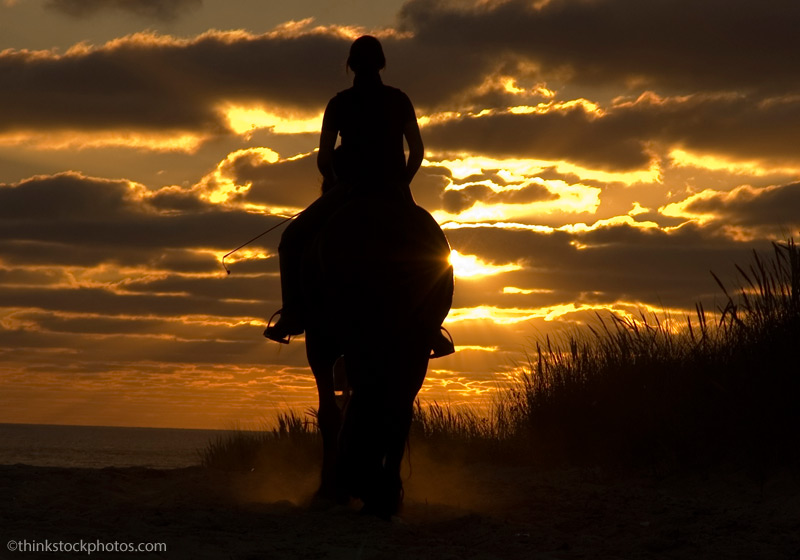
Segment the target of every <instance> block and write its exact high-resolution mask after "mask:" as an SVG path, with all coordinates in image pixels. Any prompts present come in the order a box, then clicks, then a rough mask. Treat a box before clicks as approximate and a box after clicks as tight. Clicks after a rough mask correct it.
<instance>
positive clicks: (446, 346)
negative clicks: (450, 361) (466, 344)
mask: <svg viewBox="0 0 800 560" xmlns="http://www.w3.org/2000/svg"><path fill="white" fill-rule="evenodd" d="M446 332H447V330H446V329H445V328H444V327H440V328H438V329H436V331H435V332H434V333H432V334H431V337H430V345H431V356H430V357H431V358H441V357H443V356H449V355H450V354H452V353H454V352H455V351H456V347H455V345H454V344H453V339H452V338H449V334H450V333H449V332H447V334H448V336H445V335H444V333H446Z"/></svg>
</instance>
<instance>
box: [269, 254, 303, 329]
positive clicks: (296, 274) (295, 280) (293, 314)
mask: <svg viewBox="0 0 800 560" xmlns="http://www.w3.org/2000/svg"><path fill="white" fill-rule="evenodd" d="M285 245H286V244H284V243H281V245H280V246H279V247H278V254H279V260H280V272H281V298H282V300H283V307H282V308H281V309H280V311H278V312H277V313H276V314H277V315H279V318H278V322H277V323H275V324H274V325H269V326H267V328H266V330H265V331H264V336H265V337H267V338H269V339H271V340H274V341H276V342H281V343H283V344H287V343H288V342H289V338H290V337H291V336H295V335H298V334H302V333H303V331H304V330H305V327H304V325H303V311H302V290H303V285H302V272H303V271H302V262H301V255H300V254H297V255H296V254H295V253H300V251H297V247H293V246H291V245H290V246H289V247H286V246H285Z"/></svg>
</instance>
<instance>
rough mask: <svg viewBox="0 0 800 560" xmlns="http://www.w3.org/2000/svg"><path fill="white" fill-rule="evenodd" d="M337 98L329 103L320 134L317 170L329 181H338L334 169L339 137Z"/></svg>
mask: <svg viewBox="0 0 800 560" xmlns="http://www.w3.org/2000/svg"><path fill="white" fill-rule="evenodd" d="M336 107H337V102H336V98H335V97H334V98H333V99H331V100H330V102H328V106H327V107H326V108H325V115H324V116H323V117H322V132H320V134H319V152H318V153H317V169H319V172H320V173H322V176H323V177H324V178H325V179H326V180H327V181H335V180H336V172H335V171H334V167H333V150H334V148H335V147H336V138H337V137H338V135H339V128H338V126H337V123H336V120H337V114H338V111H337V109H336Z"/></svg>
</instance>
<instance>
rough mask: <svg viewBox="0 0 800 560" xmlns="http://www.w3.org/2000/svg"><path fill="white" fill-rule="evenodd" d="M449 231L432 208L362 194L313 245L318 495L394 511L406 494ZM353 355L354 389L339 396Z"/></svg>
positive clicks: (444, 306) (309, 339)
mask: <svg viewBox="0 0 800 560" xmlns="http://www.w3.org/2000/svg"><path fill="white" fill-rule="evenodd" d="M449 253H450V247H449V245H448V243H447V239H446V238H445V236H444V234H443V233H442V231H441V229H440V228H439V226H438V224H437V223H436V222H435V221H434V220H433V218H432V217H431V215H430V214H428V212H426V211H425V210H424V209H422V208H420V207H418V206H416V205H413V204H411V203H410V202H403V203H400V204H398V202H397V200H394V199H391V200H390V199H382V198H376V197H369V196H362V197H358V198H355V199H354V200H352V201H350V202H349V203H347V204H346V205H345V206H344V207H343V208H342V209H341V210H339V211H338V212H337V213H336V214H334V216H333V217H332V218H331V219H330V221H329V222H328V223H327V225H326V226H325V228H324V230H323V231H322V232H321V234H320V235H319V236H318V238H317V240H316V242H315V243H314V244H313V245H312V247H311V248H310V249H309V251H308V253H307V255H306V257H307V258H306V270H305V272H304V277H305V278H306V279H307V280H306V282H307V285H306V288H307V289H306V293H307V301H308V307H307V309H306V318H305V319H306V348H307V354H308V362H309V364H310V366H311V369H312V371H313V372H314V377H315V378H316V383H317V388H318V390H319V426H320V431H321V433H322V438H323V447H324V451H323V466H322V484H321V487H320V491H319V495H320V496H324V497H330V498H340V499H343V498H346V497H348V496H353V497H356V498H360V499H362V500H363V501H364V504H365V508H366V509H367V510H368V511H371V512H373V513H375V514H377V515H380V516H383V517H388V516H390V515H392V514H393V513H395V512H396V511H397V509H398V508H399V505H400V501H401V500H402V483H401V480H400V464H401V461H402V457H403V452H404V449H405V445H406V441H407V438H408V431H409V428H410V425H411V416H412V411H413V404H414V400H415V398H416V395H417V393H418V391H419V389H420V387H421V386H422V383H423V381H424V379H425V373H426V370H427V366H428V359H429V355H430V344H429V343H430V337H429V333H430V332H432V331H433V332H435V331H436V329H438V327H439V325H440V324H441V323H442V321H443V320H444V318H445V317H446V315H447V313H448V312H449V309H450V305H451V303H452V297H453V270H452V267H451V266H450V264H449V262H448V256H449ZM340 356H344V362H345V367H346V371H347V377H348V382H349V384H350V388H351V390H352V393H351V397H350V399H349V403H348V404H347V406H346V408H345V410H344V411H340V409H339V408H338V407H337V405H336V401H335V397H334V388H333V367H334V363H335V362H336V360H337V359H338V358H339V357H340Z"/></svg>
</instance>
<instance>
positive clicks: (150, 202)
mask: <svg viewBox="0 0 800 560" xmlns="http://www.w3.org/2000/svg"><path fill="white" fill-rule="evenodd" d="M179 193H180V194H179ZM167 202H169V204H167ZM179 207H180V208H179ZM0 216H1V217H2V218H3V219H2V220H0V257H4V258H8V259H10V260H11V262H17V263H29V264H44V263H47V262H49V263H52V264H58V265H61V266H68V265H80V266H90V265H93V264H100V263H104V262H105V263H117V264H118V265H121V266H138V265H152V266H164V267H166V268H167V269H169V267H170V266H171V265H172V264H173V263H174V266H176V267H179V268H190V269H194V270H196V269H197V268H204V270H206V271H207V270H209V269H210V267H212V266H213V267H214V268H216V267H218V266H219V265H218V264H216V265H215V264H214V263H215V260H214V259H211V258H209V257H208V256H202V255H201V256H198V255H191V254H186V253H180V251H181V250H191V249H204V250H207V249H216V250H227V249H230V248H233V247H236V246H237V245H239V244H241V243H242V242H244V241H246V240H247V239H249V238H251V237H253V236H254V235H256V234H258V233H259V232H261V231H264V230H266V229H267V228H268V227H270V226H272V225H277V224H278V223H279V222H281V221H283V218H282V217H280V216H264V215H260V214H252V213H249V212H245V211H242V210H236V209H225V208H220V207H219V206H217V205H214V204H210V203H208V202H203V201H201V200H200V199H198V198H196V193H195V192H194V191H192V190H190V189H184V192H181V190H180V189H176V188H174V187H170V188H167V189H166V190H160V191H147V190H146V189H145V188H144V187H142V186H138V187H132V186H131V184H130V183H128V182H127V181H114V180H106V179H97V178H91V177H84V176H82V175H80V174H76V173H62V174H58V175H54V176H40V177H34V178H31V179H27V180H24V181H21V182H19V183H16V184H11V185H6V184H0ZM279 235H280V232H279V231H276V232H275V236H274V237H270V236H266V237H265V238H263V239H261V240H259V242H257V243H254V245H253V247H265V246H277V239H278V236H279ZM265 244H266V245H265ZM176 251H178V253H177V255H176Z"/></svg>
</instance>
